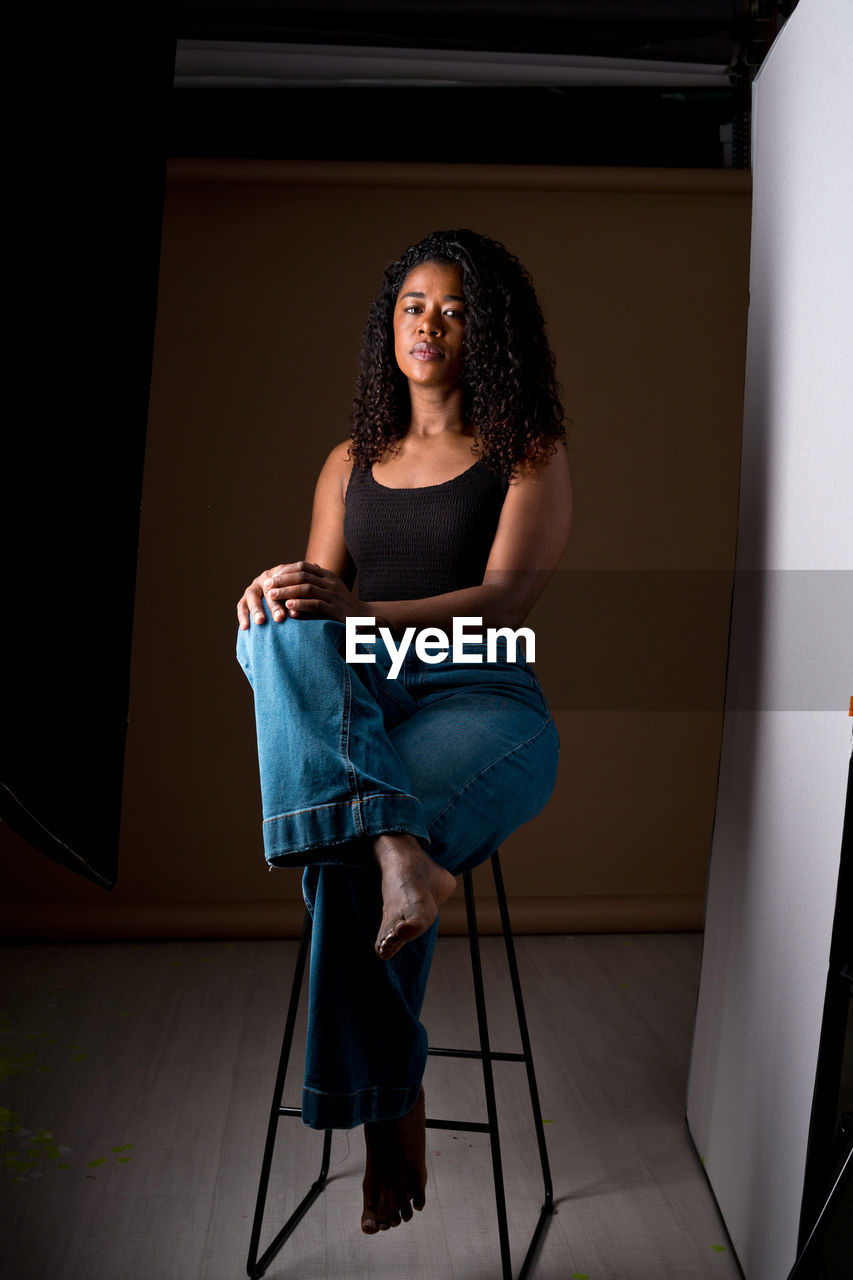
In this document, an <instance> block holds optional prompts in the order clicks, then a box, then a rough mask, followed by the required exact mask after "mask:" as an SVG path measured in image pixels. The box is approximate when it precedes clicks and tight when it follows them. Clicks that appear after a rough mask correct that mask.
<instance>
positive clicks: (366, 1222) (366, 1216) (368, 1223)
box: [361, 1207, 379, 1236]
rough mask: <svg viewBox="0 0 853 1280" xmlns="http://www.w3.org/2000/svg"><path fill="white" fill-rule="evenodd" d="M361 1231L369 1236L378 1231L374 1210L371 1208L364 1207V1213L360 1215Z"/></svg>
mask: <svg viewBox="0 0 853 1280" xmlns="http://www.w3.org/2000/svg"><path fill="white" fill-rule="evenodd" d="M361 1229H362V1231H364V1232H365V1233H366V1234H367V1235H369V1236H373V1235H375V1234H376V1232H377V1231H378V1230H379V1228H378V1227H377V1225H376V1210H375V1209H373V1208H370V1209H368V1208H366V1207H365V1210H364V1213H362V1215H361Z"/></svg>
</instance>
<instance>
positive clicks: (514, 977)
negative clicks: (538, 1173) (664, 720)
mask: <svg viewBox="0 0 853 1280" xmlns="http://www.w3.org/2000/svg"><path fill="white" fill-rule="evenodd" d="M492 874H493V876H494V880H495V892H496V894H497V899H498V910H499V911H500V917H501V928H502V929H503V935H504V944H505V946H506V958H507V965H508V966H509V975H510V981H511V983H512V993H513V996H514V997H515V1012H516V1017H517V1018H518V1031H519V1035H520V1037H521V1050H522V1054H523V1056H524V1065H525V1067H526V1069H527V1085H528V1089H529V1091H530V1106H531V1109H532V1111H533V1125H534V1128H535V1129H536V1142H537V1144H538V1147H539V1163H540V1164H541V1166H542V1182H543V1185H544V1191H545V1201H544V1203H543V1205H542V1209H541V1211H540V1214H539V1221H538V1223H537V1225H536V1231H535V1233H534V1235H533V1239H532V1240H531V1242H530V1247H529V1248H528V1250H527V1256H526V1257H525V1259H524V1263H523V1265H522V1268H521V1270H520V1271H519V1273H518V1280H524V1277H525V1276H526V1275H527V1274H528V1271H529V1268H530V1266H531V1264H532V1262H533V1255H534V1253H535V1251H536V1248H537V1246H538V1244H539V1237H540V1234H541V1232H542V1230H543V1228H544V1226H545V1215H546V1214H552V1213H553V1212H554V1187H553V1183H552V1181H551V1166H550V1163H549V1161H548V1148H547V1146H546V1145H545V1127H544V1125H543V1124H542V1109H541V1107H540V1104H539V1089H538V1088H537V1085H536V1073H535V1071H534V1069H533V1051H532V1049H531V1047H530V1034H529V1032H528V1029H527V1016H526V1014H525V1011H524V998H523V996H522V993H521V979H520V977H519V974H518V962H517V960H516V956H515V943H514V941H513V937H512V928H511V927H510V920H509V908H508V906H507V901H506V892H505V890H504V882H503V873H502V871H501V864H500V858H499V857H498V854H497V852H495V853H494V854H493V855H492Z"/></svg>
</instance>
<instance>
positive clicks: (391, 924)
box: [373, 831, 456, 960]
mask: <svg viewBox="0 0 853 1280" xmlns="http://www.w3.org/2000/svg"><path fill="white" fill-rule="evenodd" d="M373 851H374V854H375V855H376V861H377V863H378V864H379V870H380V872H381V875H382V923H381V924H380V926H379V933H378V934H377V935H376V944H375V945H376V954H377V955H378V956H379V957H380V958H381V959H382V960H390V959H391V957H392V956H395V955H396V954H397V952H398V951H399V950H400V948H401V947H402V946H403V944H404V943H405V942H411V941H412V939H413V938H419V937H420V935H421V934H422V933H426V931H427V929H428V928H429V927H430V925H431V924H432V922H433V921H434V920H435V918H436V916H437V915H438V908H439V907H440V906H441V905H442V903H444V902H446V901H447V899H448V898H449V897H450V895H451V894H452V893H453V891H454V889H455V888H456V877H455V876H452V875H451V874H450V872H449V871H445V870H444V868H443V867H440V866H439V865H438V863H437V862H433V860H432V858H431V857H430V856H429V854H427V853H424V851H423V849H422V848H421V846H420V845H419V844H418V842H417V840H416V839H415V837H414V836H410V835H406V834H404V833H400V832H396V831H391V832H388V833H386V834H385V835H381V836H377V837H376V839H375V840H374V842H373Z"/></svg>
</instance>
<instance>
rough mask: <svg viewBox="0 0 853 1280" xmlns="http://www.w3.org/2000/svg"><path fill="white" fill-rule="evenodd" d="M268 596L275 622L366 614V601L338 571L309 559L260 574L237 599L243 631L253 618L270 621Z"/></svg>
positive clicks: (262, 621)
mask: <svg viewBox="0 0 853 1280" xmlns="http://www.w3.org/2000/svg"><path fill="white" fill-rule="evenodd" d="M264 600H266V602H267V606H268V607H269V611H270V613H271V614H272V617H273V621H274V622H284V620H285V618H286V617H290V618H332V619H334V620H336V621H337V622H344V621H346V619H347V618H352V617H363V616H365V614H366V611H365V608H364V605H363V604H362V603H361V601H360V600H358V599H357V598H356V597H355V596H354V595H353V594H352V592H351V591H348V590H347V588H346V587H345V586H344V584H343V582H342V581H341V579H340V578H339V577H338V575H337V574H336V573H333V572H332V570H331V569H322V568H321V567H320V565H318V564H310V563H309V562H308V561H307V560H298V561H297V562H296V563H295V564H279V565H276V567H275V568H274V569H268V570H267V571H266V573H259V574H258V576H257V578H255V579H254V580H253V581H252V582H251V583H250V584H249V586H248V587H247V588H246V590H245V591H244V592H243V595H242V596H241V597H240V599H239V600H238V602H237V620H238V622H239V624H240V629H241V630H242V631H247V630H248V628H249V623H250V620H251V621H252V622H255V623H258V624H259V625H262V624H263V623H264V622H266V614H265V613H264V607H263V602H264Z"/></svg>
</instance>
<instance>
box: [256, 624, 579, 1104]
mask: <svg viewBox="0 0 853 1280" xmlns="http://www.w3.org/2000/svg"><path fill="white" fill-rule="evenodd" d="M344 631H345V628H344V624H343V623H342V622H334V621H330V620H324V619H298V620H297V619H294V618H288V619H286V620H285V621H284V622H281V623H274V622H272V621H270V620H268V621H267V622H266V624H265V625H263V626H255V625H252V626H251V627H250V629H249V630H248V631H241V632H239V634H238V641H237V656H238V660H239V662H240V664H241V665H242V667H243V670H244V671H245V673H246V675H247V677H248V679H249V682H250V684H251V685H252V688H253V691H254V697H255V719H256V724H257V734H258V759H259V765H260V779H261V796H262V803H263V831H264V846H265V851H266V857H267V860H268V862H269V863H270V865H271V866H275V867H304V868H305V871H304V875H303V894H304V897H305V902H306V905H307V907H308V909H309V911H310V912H311V914H312V918H313V940H312V946H311V964H310V970H309V993H308V1043H307V1052H306V1062H305V1084H304V1090H303V1099H302V1118H303V1121H304V1123H305V1124H307V1125H310V1126H311V1127H312V1128H315V1129H350V1128H353V1127H354V1126H356V1125H360V1124H364V1123H366V1122H367V1121H373V1120H383V1119H392V1118H394V1117H396V1116H401V1115H405V1113H406V1112H407V1111H409V1110H411V1108H412V1107H413V1106H414V1105H415V1102H416V1101H417V1098H418V1093H419V1090H420V1084H421V1080H422V1078H423V1073H424V1068H425V1066H426V1055H427V1036H426V1031H425V1029H424V1027H423V1025H422V1024H421V1022H420V1020H419V1016H420V1012H421V1008H422V1005H423V999H424V994H425V991H426V981H427V976H428V973H429V967H430V962H431V960H432V955H433V950H434V947H435V938H436V933H437V924H434V925H433V926H432V928H430V929H429V930H427V932H426V933H424V934H422V935H421V937H419V938H416V939H415V940H414V941H412V942H409V943H407V944H406V945H405V946H404V947H402V948H401V950H400V951H399V952H398V953H397V955H396V956H394V957H393V958H392V959H391V960H380V959H379V957H378V956H377V955H376V953H375V951H374V949H373V948H374V942H375V940H376V935H377V932H378V930H379V924H380V920H381V916H382V899H381V891H380V878H379V870H378V867H377V865H376V863H375V861H374V858H373V852H372V839H373V838H374V837H375V836H377V835H380V834H381V833H382V832H387V831H405V832H409V833H410V834H411V835H413V836H415V837H416V838H417V839H418V840H419V841H420V843H421V845H422V846H423V848H424V849H426V850H427V852H428V853H429V855H430V856H431V857H432V858H434V859H435V860H436V862H438V863H439V864H440V865H441V866H442V867H444V868H446V869H447V870H448V871H450V872H451V873H452V874H453V875H457V874H459V873H460V872H462V871H465V870H469V869H470V868H472V867H475V866H477V865H478V863H480V862H483V861H484V860H485V859H486V858H488V857H489V855H490V854H491V853H492V852H493V851H494V850H495V849H496V848H497V847H498V845H500V844H501V843H502V841H503V840H505V839H506V837H507V836H509V835H510V834H511V833H512V832H513V831H514V830H515V829H516V828H517V827H519V826H521V825H522V823H524V822H526V821H528V819H530V818H532V817H534V816H535V815H536V814H537V813H538V812H539V811H540V810H541V809H542V808H543V807H544V806H545V804H546V803H547V801H548V799H549V797H550V795H551V792H552V790H553V787H554V781H555V778H556V772H557V760H558V756H559V739H558V737H557V731H556V728H555V726H554V722H553V720H552V718H551V715H550V712H549V710H548V707H547V705H546V703H545V700H544V698H543V696H542V692H541V689H540V688H539V683H538V681H537V679H536V677H535V675H534V674H533V672H532V670H531V669H530V667H529V666H528V665H527V663H526V661H525V660H524V658H523V657H520V656H519V658H518V659H517V661H516V662H509V661H507V660H506V647H505V644H504V643H503V641H499V647H498V654H497V661H493V662H487V661H486V660H485V659H486V653H485V644H483V645H482V646H481V647H480V649H479V652H481V653H482V657H483V661H482V663H479V664H468V663H461V662H453V661H451V660H450V659H449V658H448V659H445V661H443V662H441V663H437V664H435V665H432V664H428V663H425V662H423V661H422V660H421V659H419V658H418V657H417V656H416V654H415V653H414V649H413V648H411V649H410V650H409V653H408V654H407V656H406V659H405V661H404V663H403V667H402V669H401V671H400V673H399V676H398V677H397V679H391V678H390V677H389V676H388V671H389V668H390V665H391V657H390V655H389V654H388V651H387V649H386V646H385V644H384V643H383V641H382V640H381V638H380V637H377V641H376V646H375V650H372V652H375V655H376V662H375V664H369V663H364V664H361V663H354V664H351V665H350V664H348V663H347V662H346V661H345V659H344ZM364 652H371V650H364ZM466 652H468V653H473V654H476V653H477V652H478V647H477V646H476V645H471V644H466Z"/></svg>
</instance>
